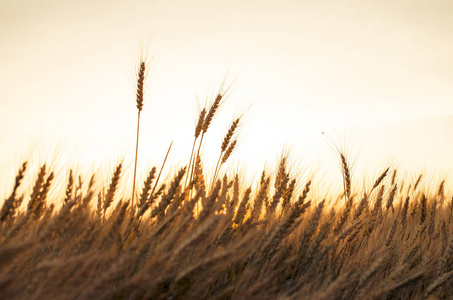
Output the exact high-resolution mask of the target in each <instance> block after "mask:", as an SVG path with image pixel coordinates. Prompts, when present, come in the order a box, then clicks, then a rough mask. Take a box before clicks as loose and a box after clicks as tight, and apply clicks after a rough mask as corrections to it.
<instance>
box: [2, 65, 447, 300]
mask: <svg viewBox="0 0 453 300" xmlns="http://www.w3.org/2000/svg"><path fill="white" fill-rule="evenodd" d="M137 71H138V73H137V99H136V104H137V108H138V126H137V148H136V151H137V152H138V151H139V138H138V137H139V124H140V112H141V110H142V108H143V105H144V101H143V93H144V89H143V86H144V84H145V80H146V64H145V62H142V63H141V64H140V67H139V68H138V70H137ZM227 94H228V88H227V87H225V86H222V87H221V89H220V90H219V92H218V93H217V95H216V97H214V99H213V100H212V102H211V103H209V104H208V105H207V106H206V107H205V108H203V109H202V110H201V111H200V115H199V118H198V122H197V124H196V126H195V130H194V143H193V148H192V149H193V150H192V153H191V156H190V159H189V160H188V164H187V165H186V166H180V168H179V169H178V170H177V171H176V172H174V174H173V175H172V176H171V177H167V178H170V179H166V180H163V179H161V178H164V177H165V176H161V175H162V174H161V173H160V172H161V170H162V169H163V166H157V167H153V168H151V169H150V170H149V171H148V172H147V176H146V179H145V181H144V182H137V183H136V182H135V181H136V178H135V173H136V171H135V172H134V183H133V187H132V189H133V192H132V194H129V193H127V194H120V193H119V192H118V191H119V190H120V189H119V187H120V186H124V185H132V183H131V182H125V181H124V180H122V179H123V171H124V170H123V167H124V164H123V162H120V163H118V165H117V167H116V168H115V170H114V172H113V174H111V176H110V181H109V183H108V184H107V185H106V186H104V187H103V188H99V187H96V186H97V185H96V184H95V182H96V181H97V180H99V175H98V174H94V175H93V176H92V177H91V178H80V179H79V178H78V176H75V171H74V172H73V171H71V172H70V173H69V174H61V175H58V176H62V177H63V178H61V179H60V180H66V184H65V185H66V192H65V193H64V194H61V195H55V194H51V193H49V189H50V188H51V186H52V184H54V182H55V181H56V178H54V176H56V175H54V173H53V170H51V169H49V167H48V165H43V166H42V167H41V168H40V169H39V171H38V172H37V174H33V176H35V181H34V184H33V187H32V188H31V190H30V191H26V192H22V189H21V184H23V183H22V181H23V177H24V176H25V174H26V173H27V172H28V170H27V162H26V163H24V164H23V165H22V166H20V168H19V171H18V173H17V177H16V180H15V184H14V186H13V187H12V192H11V194H10V196H9V197H8V198H7V199H5V201H4V203H3V204H2V207H1V211H0V240H1V243H0V295H1V298H3V299H426V298H431V299H437V298H441V299H446V298H449V297H451V295H453V264H452V259H453V234H452V233H453V198H452V196H451V195H447V191H446V190H447V189H446V188H445V187H444V185H445V183H444V181H443V182H440V183H438V184H436V186H434V187H431V188H430V189H429V190H425V189H424V188H421V186H420V182H422V181H423V180H424V178H423V176H422V175H420V177H418V179H417V180H416V181H414V182H410V181H408V180H407V179H405V178H401V176H398V175H399V174H398V172H397V170H394V169H391V168H387V169H385V170H383V172H382V173H381V175H380V176H378V177H377V178H372V179H368V181H369V182H373V184H371V185H370V186H368V187H357V186H355V184H354V182H352V180H351V170H350V166H349V164H348V160H347V157H346V156H345V154H344V153H342V152H339V153H338V155H339V163H340V164H341V166H342V171H343V186H344V189H343V190H341V191H338V193H337V194H336V195H335V193H333V192H331V193H329V194H330V195H334V196H323V194H322V193H321V192H320V191H321V190H325V188H323V187H322V182H318V181H316V180H314V178H308V179H305V178H304V179H302V178H299V177H298V176H296V175H294V174H292V173H291V166H290V164H289V163H288V159H287V157H286V156H284V155H283V156H282V157H281V159H280V163H279V165H278V167H277V168H276V170H275V171H274V172H269V171H267V172H263V173H262V174H261V177H260V181H259V182H258V183H256V184H253V185H251V186H248V185H246V184H245V183H244V182H248V181H247V180H246V179H245V178H243V177H242V175H241V174H230V173H231V172H229V173H228V172H224V169H225V168H222V166H224V165H225V164H227V161H228V158H229V156H230V155H231V153H232V152H233V151H234V150H235V147H236V144H237V142H236V141H237V140H236V135H237V128H238V127H239V126H240V123H241V121H242V119H241V117H238V118H235V119H234V120H233V121H232V122H231V124H230V127H229V130H228V132H227V134H226V135H225V137H224V139H223V143H222V145H219V146H220V147H219V153H220V155H219V159H218V163H217V166H216V168H215V171H214V173H213V174H209V176H207V174H205V172H204V171H203V159H202V155H201V154H202V151H200V150H201V149H202V144H203V138H204V134H205V133H206V132H207V131H208V129H209V128H210V125H211V123H212V121H213V119H214V117H215V115H216V112H217V110H218V109H219V107H220V106H221V105H222V103H223V101H224V100H225V98H226V95H227ZM145 104H146V103H145ZM169 151H170V149H169ZM135 168H136V169H140V168H137V161H136V162H135ZM55 174H56V173H55ZM65 177H66V179H64V178H65ZM207 178H209V180H208V179H207ZM315 182H316V183H315Z"/></svg>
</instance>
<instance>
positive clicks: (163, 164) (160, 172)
mask: <svg viewBox="0 0 453 300" xmlns="http://www.w3.org/2000/svg"><path fill="white" fill-rule="evenodd" d="M172 145H173V141H171V143H170V147H168V150H167V155H165V158H164V162H163V163H162V167H161V168H160V171H159V175H158V176H157V179H156V183H155V184H154V187H153V190H152V191H151V194H150V196H152V195H153V194H154V190H155V189H156V187H157V184H158V183H159V178H160V175H161V174H162V170H163V169H164V166H165V162H166V161H167V157H168V154H169V153H170V149H171V146H172Z"/></svg>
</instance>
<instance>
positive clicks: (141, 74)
mask: <svg viewBox="0 0 453 300" xmlns="http://www.w3.org/2000/svg"><path fill="white" fill-rule="evenodd" d="M145 74H146V64H145V62H144V61H141V62H140V68H139V70H138V74H137V92H136V102H137V110H138V114H137V142H136V144H135V163H134V182H133V184H132V205H131V206H132V209H134V207H135V206H134V198H135V179H136V177H137V159H138V141H139V134H140V112H141V111H142V109H143V90H144V84H145Z"/></svg>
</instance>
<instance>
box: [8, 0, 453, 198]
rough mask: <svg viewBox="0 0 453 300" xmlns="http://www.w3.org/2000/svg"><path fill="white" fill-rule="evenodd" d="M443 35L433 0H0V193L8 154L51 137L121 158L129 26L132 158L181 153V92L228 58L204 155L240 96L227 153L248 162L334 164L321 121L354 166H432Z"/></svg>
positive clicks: (452, 95) (441, 15) (451, 93)
mask: <svg viewBox="0 0 453 300" xmlns="http://www.w3.org/2000/svg"><path fill="white" fill-rule="evenodd" d="M452 36H453V2H452V1H447V0H444V1H232V0H229V1H169V0H166V1H112V0H109V1H97V0H94V1H32V0H29V1H23V0H10V1H7V0H0V44H1V47H0V124H1V126H0V145H1V148H0V168H1V170H0V180H2V183H1V184H0V191H3V190H5V192H4V193H1V192H0V195H3V194H6V193H9V192H10V189H11V185H12V181H13V180H14V174H15V173H16V171H17V168H18V166H19V163H20V162H21V161H22V160H24V159H33V160H34V162H35V163H36V164H40V163H42V162H43V160H44V159H46V158H52V154H48V153H46V151H47V150H46V149H51V148H52V147H54V146H55V144H57V145H58V149H60V150H59V151H60V152H61V153H63V154H61V155H60V156H61V158H60V162H63V163H64V164H66V166H69V165H71V166H72V165H75V164H78V165H81V166H85V167H86V168H88V169H89V168H90V166H93V168H95V167H99V166H100V165H108V167H111V166H112V165H114V164H115V163H116V161H117V159H118V158H120V157H123V156H124V157H125V159H126V161H127V162H128V164H129V165H128V170H129V172H130V169H132V166H133V164H132V156H133V153H134V142H135V126H136V108H135V98H134V73H133V72H134V69H135V64H136V62H137V59H138V55H137V49H138V48H139V45H140V41H143V40H145V41H150V50H149V55H150V56H152V57H153V58H154V60H153V64H152V66H151V70H150V76H149V86H148V89H147V93H146V94H145V106H144V109H143V112H142V124H141V132H142V133H141V144H140V158H139V164H140V166H141V167H142V170H144V169H146V168H147V167H149V166H150V165H155V164H160V163H161V161H162V159H163V157H164V155H165V152H166V150H167V148H168V145H169V144H170V142H171V141H172V140H174V146H173V150H172V153H171V159H172V161H173V162H176V161H179V162H186V161H187V160H188V157H189V155H190V148H191V143H192V137H193V129H194V122H195V121H194V120H195V119H196V107H197V100H196V99H197V97H198V98H199V99H200V100H201V101H204V99H205V98H206V97H207V96H208V95H212V91H213V90H215V88H216V87H217V86H218V85H219V84H220V82H221V81H222V79H223V78H224V75H225V73H227V72H229V78H230V79H231V80H232V79H234V78H236V80H235V82H234V86H233V90H234V91H233V93H232V94H231V96H230V98H229V100H228V102H226V104H225V106H224V107H223V109H222V111H221V112H220V115H219V118H218V119H217V120H215V122H214V124H213V128H212V132H209V134H208V135H207V137H206V144H205V148H204V155H205V159H206V163H207V164H208V165H209V164H211V162H212V161H214V162H215V160H216V158H217V156H218V151H219V148H220V142H221V141H220V140H221V138H222V135H223V134H224V133H225V132H226V130H227V126H228V125H229V122H230V120H231V119H232V117H233V115H234V114H235V113H236V114H238V113H241V111H244V110H245V109H246V108H247V107H249V106H250V105H251V108H250V109H248V110H247V113H246V119H247V122H246V123H245V124H244V125H243V128H242V131H241V132H240V135H239V148H238V151H237V152H236V153H235V154H234V156H233V157H232V161H231V164H232V165H233V166H237V165H241V166H242V165H250V166H251V167H252V169H253V168H256V169H257V170H260V169H261V168H262V166H264V164H265V163H266V162H267V163H268V164H270V163H271V162H272V161H273V160H275V158H276V157H277V156H278V154H279V152H280V151H281V149H282V148H283V147H284V146H286V147H288V148H290V149H291V151H292V156H293V157H294V159H295V160H297V161H299V162H300V163H301V164H302V165H303V166H304V167H305V168H311V166H316V167H314V169H316V168H318V167H319V166H321V168H324V169H329V170H331V169H332V168H334V170H333V172H338V175H339V169H338V168H336V161H335V154H334V153H333V152H332V150H331V149H330V148H329V143H328V142H327V141H326V138H325V136H323V135H322V134H321V132H323V131H324V132H326V133H327V135H328V136H329V137H330V138H331V139H332V140H334V142H335V143H337V142H338V141H339V142H338V143H339V145H340V146H341V147H345V148H348V149H349V150H350V152H351V156H352V157H354V158H355V157H357V166H362V165H363V168H369V169H370V172H369V173H373V172H374V171H375V170H380V168H382V166H383V165H385V164H386V163H388V162H389V161H395V162H397V164H396V165H398V166H400V165H401V166H402V167H404V169H406V170H408V171H413V172H414V173H417V172H419V171H421V170H422V168H425V169H427V170H439V172H440V173H441V174H444V173H447V172H448V171H449V170H450V169H451V168H452V167H453V158H452V157H453V156H452V155H451V153H452V151H451V150H453V144H452V142H451V140H452V138H451V137H452V133H453V117H452V116H453V88H452V86H453V85H452V84H453V60H452V58H451V53H453V39H452V38H451V37H452ZM344 140H346V142H343V141H344ZM67 162H69V163H67ZM332 166H333V167H332ZM58 170H59V171H60V172H66V170H65V169H64V168H62V167H60V168H59V169H58ZM58 170H57V171H58ZM258 172H259V171H258ZM323 172H324V171H323ZM373 174H374V173H373Z"/></svg>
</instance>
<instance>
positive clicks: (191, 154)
mask: <svg viewBox="0 0 453 300" xmlns="http://www.w3.org/2000/svg"><path fill="white" fill-rule="evenodd" d="M197 139H198V138H195V139H194V140H193V145H192V152H191V153H190V160H189V166H188V167H187V170H188V171H189V172H188V174H189V175H190V174H191V171H190V167H191V166H192V159H193V154H194V151H195V144H196V143H197ZM189 177H190V176H187V177H186V184H185V186H186V187H187V180H189Z"/></svg>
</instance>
